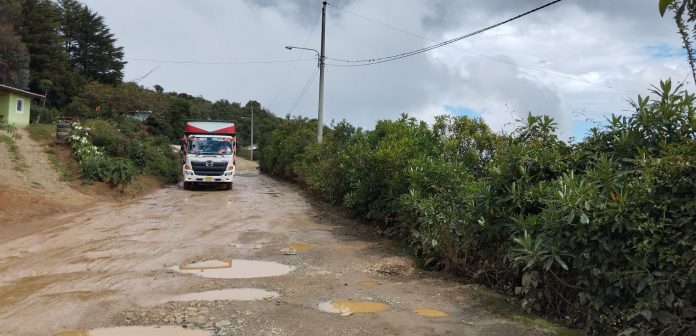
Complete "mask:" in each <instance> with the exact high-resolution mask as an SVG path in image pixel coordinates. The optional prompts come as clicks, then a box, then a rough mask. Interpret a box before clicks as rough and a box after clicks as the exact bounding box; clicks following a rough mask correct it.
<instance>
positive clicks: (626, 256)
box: [260, 81, 696, 335]
mask: <svg viewBox="0 0 696 336" xmlns="http://www.w3.org/2000/svg"><path fill="white" fill-rule="evenodd" d="M652 92H653V94H654V95H655V96H656V97H657V98H656V99H650V98H647V97H645V98H644V97H639V98H638V100H637V101H636V102H634V103H633V107H634V108H635V112H634V113H633V114H632V115H630V116H626V117H616V116H614V117H613V118H612V120H611V121H610V125H609V126H608V127H607V128H605V129H594V130H593V131H592V135H591V136H590V137H588V138H587V139H585V140H583V141H582V142H580V143H578V144H573V145H569V144H567V143H565V142H564V141H561V140H560V139H559V138H558V137H557V136H556V135H555V123H554V122H553V120H552V119H550V118H548V117H545V116H533V115H531V114H530V115H529V116H528V117H527V119H526V120H524V121H521V122H520V127H518V128H517V130H516V131H515V132H514V133H513V134H511V135H508V136H503V135H497V134H493V133H491V132H490V130H489V129H488V127H486V125H485V124H484V123H483V122H482V121H480V120H471V119H468V118H466V117H439V118H438V119H437V120H436V122H435V124H434V125H433V126H432V127H428V126H427V125H425V124H424V123H422V122H421V123H419V122H417V121H416V120H414V119H410V118H408V117H406V116H404V117H402V118H400V119H398V120H396V121H385V120H382V121H379V122H378V123H377V125H376V126H375V129H374V130H373V131H363V130H360V129H356V128H354V127H352V126H350V125H349V124H347V123H345V122H342V123H339V124H337V125H335V126H334V127H333V129H331V130H329V131H328V132H327V135H326V137H325V140H324V143H322V144H316V143H315V142H314V135H315V133H314V132H315V127H314V126H315V125H316V124H315V123H314V122H313V121H311V122H310V121H307V120H306V119H300V118H296V119H290V118H288V119H287V120H285V122H284V123H283V124H282V125H281V126H280V127H279V128H278V129H277V130H276V131H274V132H273V134H272V135H271V137H270V139H268V143H267V144H265V145H264V147H262V148H263V155H262V156H261V160H260V164H261V168H262V170H263V171H265V172H267V173H270V174H273V175H277V176H281V177H285V178H290V179H294V180H296V181H298V182H300V183H302V184H303V185H304V186H305V187H307V188H308V189H310V190H312V191H313V192H314V193H315V194H317V195H320V196H321V197H322V198H324V199H326V200H328V201H330V202H332V203H334V204H339V205H342V206H344V207H345V208H346V209H347V210H348V211H349V212H350V213H352V214H354V215H355V216H356V217H359V218H362V219H366V220H368V221H371V222H373V223H374V224H375V225H376V226H377V228H378V230H380V231H382V232H387V233H391V234H398V235H399V236H400V237H402V238H404V239H406V240H407V241H408V242H409V243H410V245H411V246H412V247H413V250H414V253H416V254H417V255H419V256H421V257H422V258H423V259H424V260H425V264H426V266H427V267H432V268H440V269H444V270H445V271H448V272H451V273H454V274H458V275H460V276H464V277H467V278H471V279H474V280H476V281H479V282H481V283H484V284H487V285H489V286H491V287H494V288H498V289H500V290H504V291H507V292H508V293H510V294H514V295H516V296H517V297H518V298H519V300H520V302H521V305H522V307H523V308H524V309H525V310H526V311H529V312H537V313H542V314H546V315H549V316H553V317H556V318H558V319H562V320H564V321H566V322H567V323H569V324H571V325H575V326H583V327H584V328H585V330H586V331H587V332H589V333H592V334H599V335H605V334H622V335H632V334H637V335H644V334H645V335H647V334H662V335H693V334H696V248H694V246H696V227H695V226H694V223H695V222H696V164H694V162H696V108H695V107H694V99H695V98H694V95H692V94H689V93H687V92H684V91H682V89H681V87H680V86H676V87H673V86H672V83H671V82H670V81H665V82H661V83H660V86H659V87H655V88H654V89H653V91H652Z"/></svg>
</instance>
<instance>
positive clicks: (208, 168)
mask: <svg viewBox="0 0 696 336" xmlns="http://www.w3.org/2000/svg"><path fill="white" fill-rule="evenodd" d="M211 163H212V165H210V164H211ZM191 168H193V173H194V174H196V175H198V176H220V175H222V174H224V173H225V170H226V169H227V162H212V161H208V164H207V165H206V161H204V162H191Z"/></svg>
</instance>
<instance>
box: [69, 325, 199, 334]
mask: <svg viewBox="0 0 696 336" xmlns="http://www.w3.org/2000/svg"><path fill="white" fill-rule="evenodd" d="M126 335H127V336H210V333H209V332H207V331H205V330H194V329H186V328H182V327H174V326H154V327H116V328H100V329H94V330H80V331H68V332H62V333H59V334H57V335H56V336H126Z"/></svg>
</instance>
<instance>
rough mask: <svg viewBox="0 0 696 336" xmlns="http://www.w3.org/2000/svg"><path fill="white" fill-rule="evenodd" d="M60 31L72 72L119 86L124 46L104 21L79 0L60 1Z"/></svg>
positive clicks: (121, 76)
mask: <svg viewBox="0 0 696 336" xmlns="http://www.w3.org/2000/svg"><path fill="white" fill-rule="evenodd" d="M59 6H60V9H61V14H62V24H61V27H60V32H61V33H62V37H63V40H64V42H65V48H66V51H67V55H68V61H69V64H70V66H71V68H72V69H77V70H78V71H79V72H80V74H82V75H83V76H85V78H87V79H89V80H97V81H99V82H102V83H106V84H119V83H121V80H122V78H123V65H124V64H125V62H123V47H116V46H115V45H114V44H115V42H116V39H115V38H114V35H113V34H112V33H111V32H110V31H109V28H108V27H107V26H106V24H104V18H103V17H102V16H100V15H98V14H97V13H95V12H93V11H92V10H91V9H89V7H87V6H85V5H83V4H82V3H80V2H79V1H77V0H60V1H59Z"/></svg>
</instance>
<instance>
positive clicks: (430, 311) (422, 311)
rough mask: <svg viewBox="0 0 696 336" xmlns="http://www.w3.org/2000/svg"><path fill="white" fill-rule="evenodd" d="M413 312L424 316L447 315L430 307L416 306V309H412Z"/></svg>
mask: <svg viewBox="0 0 696 336" xmlns="http://www.w3.org/2000/svg"><path fill="white" fill-rule="evenodd" d="M413 312H414V313H416V315H420V316H425V317H447V316H449V314H447V313H445V312H443V311H440V310H435V309H430V308H416V310H414V311H413Z"/></svg>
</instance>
